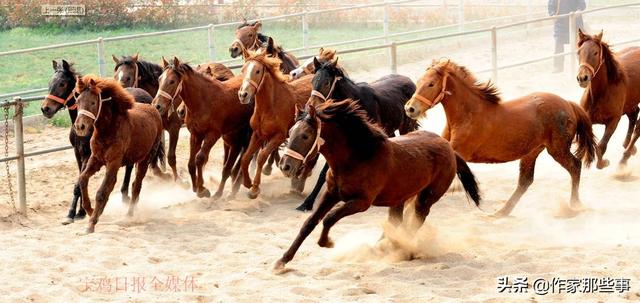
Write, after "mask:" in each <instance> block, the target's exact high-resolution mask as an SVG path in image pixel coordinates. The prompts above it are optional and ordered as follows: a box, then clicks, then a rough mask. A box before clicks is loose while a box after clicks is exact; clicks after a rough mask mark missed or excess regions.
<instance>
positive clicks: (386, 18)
mask: <svg viewBox="0 0 640 303" xmlns="http://www.w3.org/2000/svg"><path fill="white" fill-rule="evenodd" d="M382 31H383V33H384V43H389V3H386V2H385V4H384V16H383V17H382Z"/></svg>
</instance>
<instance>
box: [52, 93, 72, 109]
mask: <svg viewBox="0 0 640 303" xmlns="http://www.w3.org/2000/svg"><path fill="white" fill-rule="evenodd" d="M75 97H76V94H75V92H74V91H71V93H70V94H69V96H68V97H67V98H66V99H62V98H60V97H58V96H54V95H46V96H45V97H44V98H45V99H49V100H53V101H55V102H57V103H60V104H62V106H67V102H69V100H71V98H75ZM76 108H78V104H76V103H74V104H73V105H71V106H69V107H68V109H76Z"/></svg>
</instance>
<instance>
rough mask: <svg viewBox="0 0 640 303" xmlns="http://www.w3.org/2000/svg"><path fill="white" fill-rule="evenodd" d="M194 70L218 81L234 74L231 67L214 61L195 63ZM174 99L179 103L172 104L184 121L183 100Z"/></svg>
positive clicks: (185, 110) (227, 78)
mask: <svg viewBox="0 0 640 303" xmlns="http://www.w3.org/2000/svg"><path fill="white" fill-rule="evenodd" d="M163 60H164V58H163ZM196 71H197V72H199V73H202V74H203V75H207V76H209V77H212V78H215V79H217V80H219V81H227V80H229V79H231V78H233V77H234V76H235V75H234V74H233V72H232V71H231V69H229V68H228V67H226V66H225V65H224V64H222V63H215V62H209V63H203V64H198V65H196ZM174 101H175V102H176V103H179V104H180V105H178V106H175V104H174V107H175V108H176V112H177V113H178V117H180V119H182V121H184V117H185V116H186V114H187V107H186V106H185V105H184V102H182V99H180V98H176V100H174Z"/></svg>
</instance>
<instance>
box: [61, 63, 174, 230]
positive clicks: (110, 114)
mask: <svg viewBox="0 0 640 303" xmlns="http://www.w3.org/2000/svg"><path fill="white" fill-rule="evenodd" d="M76 92H77V93H78V97H77V103H78V114H79V116H78V118H77V119H76V121H75V122H74V124H73V127H74V128H75V130H76V133H77V134H78V135H80V136H87V135H89V134H90V133H91V129H93V132H92V133H91V156H90V157H89V160H88V161H87V164H86V166H85V167H84V169H83V170H82V173H81V174H80V177H79V178H78V183H79V184H80V191H81V193H82V207H83V208H84V209H85V210H86V211H87V214H89V215H90V216H91V219H90V220H89V226H88V227H87V233H93V232H94V230H95V226H96V224H97V223H98V218H99V217H100V215H101V214H102V211H103V210H104V207H105V205H106V204H107V201H108V200H109V194H111V191H112V190H113V186H114V185H115V183H116V179H117V177H118V170H119V169H120V167H122V166H127V167H130V166H133V165H134V164H135V165H136V177H135V179H134V181H133V188H132V195H131V201H130V203H129V211H128V213H127V214H128V215H129V216H132V215H133V210H134V207H135V205H136V204H137V203H138V198H139V195H140V189H141V188H142V180H143V179H144V176H145V175H146V173H147V169H148V167H149V165H151V166H152V167H153V168H154V170H155V171H156V172H157V174H158V173H160V171H159V168H158V162H162V161H163V159H164V147H163V145H162V142H161V137H160V136H162V131H163V130H162V119H161V118H160V115H159V114H158V112H157V111H156V110H155V109H154V108H153V107H152V106H151V105H149V104H140V103H135V101H134V99H133V96H132V95H131V94H129V93H128V92H127V91H126V90H125V89H123V88H122V86H121V85H120V83H119V82H117V81H115V80H113V79H99V78H97V77H96V76H91V75H89V76H84V77H83V78H82V79H80V78H78V79H77V83H76ZM102 166H105V167H106V173H105V177H104V180H103V181H102V184H101V185H100V188H99V189H98V192H97V193H96V208H95V211H94V210H93V209H92V208H91V200H90V199H89V192H88V183H89V178H91V176H93V175H94V174H95V173H96V172H98V171H99V170H100V168H101V167H102Z"/></svg>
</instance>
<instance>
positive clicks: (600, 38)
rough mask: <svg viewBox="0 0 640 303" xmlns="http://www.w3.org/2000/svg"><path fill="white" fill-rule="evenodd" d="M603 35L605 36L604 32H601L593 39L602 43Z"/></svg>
mask: <svg viewBox="0 0 640 303" xmlns="http://www.w3.org/2000/svg"><path fill="white" fill-rule="evenodd" d="M602 34H604V31H603V30H600V33H599V34H597V35H595V37H593V38H594V39H596V41H598V42H600V41H602Z"/></svg>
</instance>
